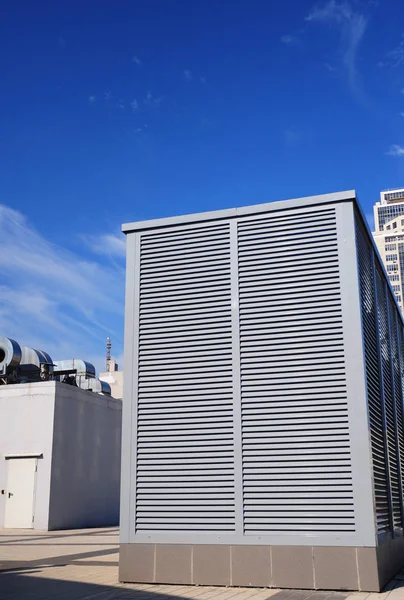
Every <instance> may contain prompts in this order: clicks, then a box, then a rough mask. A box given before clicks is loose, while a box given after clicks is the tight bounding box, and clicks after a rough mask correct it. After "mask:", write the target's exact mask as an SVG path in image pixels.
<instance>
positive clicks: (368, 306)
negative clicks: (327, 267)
mask: <svg viewBox="0 0 404 600" xmlns="http://www.w3.org/2000/svg"><path fill="white" fill-rule="evenodd" d="M355 221H356V222H355V227H356V247H357V256H358V273H359V284H360V299H361V317H362V337H363V345H364V361H365V376H366V397H367V398H366V399H367V410H368V423H369V435H370V443H371V459H372V479H373V495H374V505H375V520H376V531H377V534H378V535H384V534H387V533H389V532H391V531H392V522H391V519H392V514H391V513H392V511H391V498H390V485H389V470H388V467H387V462H388V455H387V446H386V438H385V415H384V385H383V369H382V368H381V344H380V333H379V320H378V299H377V293H376V272H375V260H374V250H373V248H372V246H371V244H370V243H369V241H368V239H367V235H366V230H365V228H364V227H363V225H362V223H361V221H360V218H359V217H358V216H356V219H355Z"/></svg>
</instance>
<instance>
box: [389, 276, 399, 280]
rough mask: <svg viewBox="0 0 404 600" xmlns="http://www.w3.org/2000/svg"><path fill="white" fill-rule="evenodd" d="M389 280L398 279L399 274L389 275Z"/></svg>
mask: <svg viewBox="0 0 404 600" xmlns="http://www.w3.org/2000/svg"><path fill="white" fill-rule="evenodd" d="M390 281H400V275H390Z"/></svg>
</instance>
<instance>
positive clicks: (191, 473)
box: [121, 192, 404, 589]
mask: <svg viewBox="0 0 404 600" xmlns="http://www.w3.org/2000/svg"><path fill="white" fill-rule="evenodd" d="M124 231H125V233H126V234H127V290H126V322H125V370H124V403H123V405H124V413H123V421H124V425H123V428H124V429H123V455H122V490H121V579H123V580H126V581H160V582H163V583H164V582H172V583H202V584H203V583H210V584H215V583H218V584H226V585H228V584H230V585H268V586H270V585H274V586H276V585H279V586H280V587H285V586H286V587H313V588H314V587H325V588H335V587H340V588H352V589H379V588H380V585H381V584H382V583H383V582H384V580H386V579H387V578H388V577H389V576H390V575H391V574H392V572H393V571H394V570H397V569H398V568H399V565H398V564H397V565H394V566H389V567H384V571H383V569H382V570H380V569H379V571H377V564H378V563H380V564H381V561H382V558H383V557H382V552H383V551H382V550H381V549H383V548H385V549H386V552H390V554H394V553H395V548H397V547H398V546H397V545H398V544H401V545H402V546H403V548H404V542H403V537H402V531H403V493H402V468H403V461H404V455H403V452H404V435H403V432H404V422H403V385H402V376H403V366H404V365H403V323H402V319H401V314H400V313H399V309H398V307H397V305H396V302H395V299H394V295H393V293H392V291H391V289H390V286H389V283H388V280H387V277H386V274H385V272H384V268H383V267H382V265H381V262H380V260H379V257H378V255H377V252H376V251H375V247H374V244H373V241H372V238H371V236H370V235H369V232H368V230H367V227H366V225H365V223H364V220H363V217H362V215H361V212H360V208H359V206H358V204H357V201H356V196H355V193H354V192H342V193H337V194H328V195H324V196H316V197H311V198H302V199H298V200H290V201H284V202H275V203H271V204H264V205H258V206H252V207H245V208H242V209H233V210H225V211H218V212H212V213H203V214H196V215H187V216H184V217H178V218H168V219H161V220H157V221H149V222H147V221H146V222H143V223H131V224H128V225H125V226H124ZM401 545H400V548H401ZM248 547H251V548H255V549H256V550H255V552H256V553H258V559H257V555H254V558H251V569H250V570H248V556H253V555H251V554H250V555H249V554H248ZM285 547H286V548H289V550H288V552H289V554H287V555H285ZM279 548H283V551H282V552H283V554H282V553H281V550H279ZM330 549H331V550H334V554H333V553H332V552H331V554H330V552H329V551H330ZM365 550H366V551H367V550H369V551H370V554H369V553H368V554H367V555H366V556H367V558H366V560H365V559H364V558H361V557H362V556H364V554H363V553H364V551H365ZM165 552H169V555H170V563H171V564H172V565H174V566H173V567H172V569H171V570H169V572H167V568H166V567H165V566H164V564H163V562H164V556H166V558H167V555H166V554H165ZM209 552H210V555H209ZM215 552H217V553H218V558H217V559H216V560H214V561H213V562H212V564H211V567H209V564H210V563H209V560H210V556H213V555H214V553H215ZM240 552H244V553H246V554H245V557H246V558H245V560H243V561H242V564H243V568H244V569H245V571H246V575H245V577H244V579H243V577H242V576H241V580H240V571H239V569H237V568H236V563H235V561H236V560H239V554H240ZM212 553H213V554H212ZM267 553H269V554H268V556H269V558H268V560H267V558H265V557H266V556H267ZM294 553H295V554H294ZM296 553H303V554H304V557H305V558H304V559H301V560H303V563H304V564H306V563H305V561H306V562H307V568H302V579H301V580H299V578H298V580H296V577H295V575H293V573H292V571H293V569H291V575H290V578H289V579H288V577H287V576H286V578H285V577H284V576H283V575H282V572H283V571H282V569H283V570H284V566H285V564H284V563H285V561H286V562H290V561H292V562H293V561H296V560H297V561H299V560H300V559H299V558H298V556H297V554H296ZM352 553H353V554H352ZM303 554H302V555H303ZM368 555H369V556H368ZM282 556H283V557H284V558H282ZM286 556H287V558H286ZM299 556H300V554H299ZM347 556H349V557H352V559H351V558H350V559H349V560H347V565H346V568H345V567H344V568H343V569H341V572H344V573H345V575H343V576H341V577H340V578H339V579H338V577H336V576H335V574H334V575H333V577H334V579H333V578H332V577H331V578H328V579H327V577H326V572H327V566H324V565H327V564H328V563H329V565H330V568H331V566H332V564H335V561H336V560H337V562H338V560H342V561H344V560H346V557H347ZM237 557H238V558H237ZM309 557H310V558H309ZM381 557H382V558H381ZM353 559H354V560H353ZM257 560H258V562H259V563H260V564H261V563H262V566H261V567H260V572H259V573H258V574H255V575H251V573H252V568H253V567H252V564H253V563H254V564H255V565H256V564H257ZM301 560H300V562H301ZM198 561H199V563H198ZM260 561H261V562H260ZM327 561H328V563H327ZM372 561H373V562H372ZM382 562H383V561H382ZM393 562H394V561H393ZM303 563H302V564H303ZM385 563H386V560H384V562H383V564H385ZM218 564H221V565H222V567H221V568H220V569H218V567H217V565H218ZM139 565H143V566H141V567H140V566H139ZM201 565H202V566H201ZM396 566H397V569H396ZM389 569H390V570H389ZM256 570H257V569H256V567H255V571H256ZM236 571H237V574H236ZM255 571H254V573H255ZM184 573H185V574H186V575H184ZM293 577H295V578H293ZM184 578H185V580H184ZM243 582H244V583H243Z"/></svg>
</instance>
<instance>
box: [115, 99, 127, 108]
mask: <svg viewBox="0 0 404 600" xmlns="http://www.w3.org/2000/svg"><path fill="white" fill-rule="evenodd" d="M116 107H117V108H120V109H124V108H125V102H124V101H123V100H118V102H117V103H116Z"/></svg>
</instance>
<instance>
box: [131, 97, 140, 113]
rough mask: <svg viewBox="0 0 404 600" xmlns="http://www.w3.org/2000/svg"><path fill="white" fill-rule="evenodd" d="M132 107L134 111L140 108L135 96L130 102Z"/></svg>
mask: <svg viewBox="0 0 404 600" xmlns="http://www.w3.org/2000/svg"><path fill="white" fill-rule="evenodd" d="M130 107H131V109H132V110H133V111H136V110H137V109H138V108H139V102H138V101H137V100H136V98H134V99H133V100H132V102H131V103H130Z"/></svg>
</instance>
